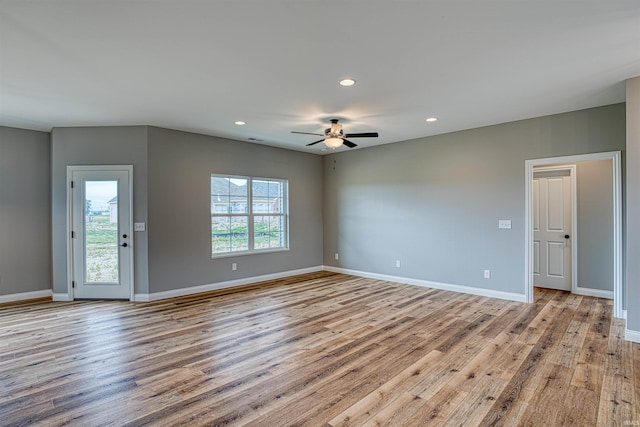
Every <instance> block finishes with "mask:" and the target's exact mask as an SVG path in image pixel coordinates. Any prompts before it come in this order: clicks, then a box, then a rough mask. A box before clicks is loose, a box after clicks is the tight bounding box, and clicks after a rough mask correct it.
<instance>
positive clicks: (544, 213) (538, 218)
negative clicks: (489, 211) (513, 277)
mask: <svg viewBox="0 0 640 427" xmlns="http://www.w3.org/2000/svg"><path fill="white" fill-rule="evenodd" d="M574 172H575V166H573V167H569V168H567V169H556V168H554V169H545V170H543V171H539V170H537V169H536V170H535V172H534V179H533V275H534V277H533V280H534V285H535V286H539V287H543V288H549V289H559V290H563V291H571V290H572V276H573V275H572V247H573V246H574V245H573V244H572V241H573V239H574V238H575V236H574V231H573V227H572V217H573V215H572V204H573V203H572V200H573V196H572V176H574V175H573V173H574Z"/></svg>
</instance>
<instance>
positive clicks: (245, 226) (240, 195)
mask: <svg viewBox="0 0 640 427" xmlns="http://www.w3.org/2000/svg"><path fill="white" fill-rule="evenodd" d="M287 207H288V200H287V181H285V180H273V179H262V178H250V177H233V176H224V175H212V176H211V248H212V255H214V256H215V255H219V254H225V253H233V252H247V251H254V250H264V249H278V248H286V247H287V244H288V243H287V242H288V241H287V217H286V214H287Z"/></svg>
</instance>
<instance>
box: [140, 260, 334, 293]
mask: <svg viewBox="0 0 640 427" xmlns="http://www.w3.org/2000/svg"><path fill="white" fill-rule="evenodd" d="M322 270H323V268H322V266H317V267H309V268H302V269H299V270H290V271H282V272H279V273H273V274H265V275H262V276H252V277H245V278H244V279H236V280H229V281H226V282H219V283H211V284H208V285H198V286H190V287H188V288H181V289H172V290H170V291H164V292H154V293H150V294H135V295H134V297H133V298H134V301H137V302H149V301H157V300H161V299H166V298H175V297H182V296H185V295H192V294H199V293H201V292H209V291H216V290H218V289H226V288H232V287H234V286H242V285H248V284H251V283H257V282H264V281H266V280H274V279H281V278H283V277H289V276H296V275H298V274H306V273H314V272H316V271H322Z"/></svg>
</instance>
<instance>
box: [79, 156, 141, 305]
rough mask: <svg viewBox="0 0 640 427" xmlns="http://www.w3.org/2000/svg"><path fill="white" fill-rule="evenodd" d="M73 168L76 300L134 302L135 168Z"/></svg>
mask: <svg viewBox="0 0 640 427" xmlns="http://www.w3.org/2000/svg"><path fill="white" fill-rule="evenodd" d="M70 168H73V169H72V170H71V181H72V184H71V188H70V191H71V210H72V220H71V225H72V232H71V245H72V257H73V260H72V266H73V267H72V269H73V278H72V280H73V294H74V298H86V299H131V289H132V281H133V280H132V268H133V255H132V250H133V248H132V235H131V231H132V230H131V215H132V210H131V178H132V177H131V175H132V173H133V169H132V167H130V166H121V167H115V166H111V167H98V166H96V167H87V168H81V167H70Z"/></svg>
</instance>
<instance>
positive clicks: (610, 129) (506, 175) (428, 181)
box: [324, 104, 625, 294]
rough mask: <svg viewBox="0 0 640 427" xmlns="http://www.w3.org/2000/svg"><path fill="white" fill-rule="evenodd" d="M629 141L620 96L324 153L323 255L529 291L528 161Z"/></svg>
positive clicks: (353, 265)
mask: <svg viewBox="0 0 640 427" xmlns="http://www.w3.org/2000/svg"><path fill="white" fill-rule="evenodd" d="M624 148H625V105H624V104H616V105H611V106H606V107H601V108H594V109H589V110H583V111H576V112H571V113H566V114H559V115H553V116H547V117H540V118H535V119H530V120H523V121H518V122H513V123H506V124H501V125H496V126H490V127H485V128H479V129H473V130H468V131H462V132H455V133H451V134H446V135H439V136H434V137H429V138H421V139H417V140H413V141H408V142H403V143H400V144H391V145H383V146H377V147H372V148H369V149H361V150H353V151H346V152H342V153H337V154H332V155H329V156H326V157H325V158H324V173H325V181H324V182H325V187H324V216H325V221H324V263H325V264H326V265H331V266H336V267H342V268H347V269H353V270H360V271H365V272H371V273H378V274H389V275H395V276H402V277H408V278H413V279H420V280H429V281H436V282H442V283H448V284H457V285H463V286H472V287H477V288H485V289H491V290H497V291H505V292H512V293H517V294H524V293H525V285H524V268H525V256H524V250H525V248H524V246H525V245H524V239H525V230H524V218H525V212H524V199H525V195H524V188H525V182H524V180H525V173H524V172H525V166H524V163H525V160H527V159H536V158H547V157H556V156H565V155H572V154H584V153H594V152H603V151H617V150H624ZM499 219H511V220H512V227H513V228H512V229H511V230H499V229H498V220H499ZM336 252H337V253H339V255H340V259H339V261H335V260H334V253H336ZM398 259H399V260H401V268H396V267H395V260H398ZM484 269H489V270H491V271H492V277H491V279H484V278H483V270H484Z"/></svg>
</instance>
